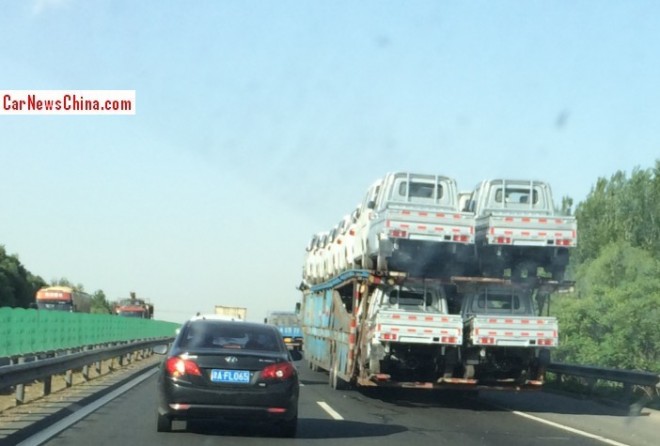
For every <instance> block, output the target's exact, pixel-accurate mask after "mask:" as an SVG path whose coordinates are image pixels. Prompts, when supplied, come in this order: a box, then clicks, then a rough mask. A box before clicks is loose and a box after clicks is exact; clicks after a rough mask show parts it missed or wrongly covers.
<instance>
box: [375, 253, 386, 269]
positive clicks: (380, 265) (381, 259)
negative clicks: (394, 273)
mask: <svg viewBox="0 0 660 446" xmlns="http://www.w3.org/2000/svg"><path fill="white" fill-rule="evenodd" d="M376 269H377V270H378V271H387V259H386V258H385V256H382V255H379V256H378V257H377V258H376Z"/></svg>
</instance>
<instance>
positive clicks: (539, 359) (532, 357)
mask: <svg viewBox="0 0 660 446" xmlns="http://www.w3.org/2000/svg"><path fill="white" fill-rule="evenodd" d="M466 279H467V278H466ZM458 289H459V294H457V296H460V301H461V315H462V317H463V321H464V329H463V334H464V336H465V339H464V345H465V347H464V349H463V352H462V355H461V359H462V362H463V370H464V371H465V376H464V378H467V379H471V378H475V379H477V380H478V381H479V382H481V383H485V382H491V383H502V382H516V383H519V384H529V385H532V386H541V385H542V384H543V375H544V373H545V368H546V366H547V365H548V364H549V363H550V349H552V348H555V347H557V346H558V344H559V338H558V333H559V325H558V323H557V319H556V318H554V317H550V316H546V317H543V316H541V315H540V314H541V310H542V309H541V308H538V307H537V304H536V301H535V299H534V298H535V297H538V296H543V295H544V293H546V292H545V291H542V290H539V289H532V288H528V287H525V286H523V285H521V284H515V283H506V282H505V281H501V282H500V283H498V282H497V281H495V280H493V281H486V282H481V283H478V282H465V283H464V284H462V285H459V287H458ZM540 301H541V302H545V301H546V300H545V299H542V300H540Z"/></svg>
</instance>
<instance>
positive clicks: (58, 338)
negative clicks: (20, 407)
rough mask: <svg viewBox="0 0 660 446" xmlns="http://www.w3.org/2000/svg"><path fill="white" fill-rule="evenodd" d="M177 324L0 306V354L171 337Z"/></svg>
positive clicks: (17, 353)
mask: <svg viewBox="0 0 660 446" xmlns="http://www.w3.org/2000/svg"><path fill="white" fill-rule="evenodd" d="M179 326H180V325H179V324H177V323H173V322H165V321H154V320H151V319H134V318H124V317H119V316H115V315H111V314H86V313H67V312H64V311H44V310H32V309H30V310H25V309H22V308H6V307H5V308H0V356H20V355H26V354H34V353H43V352H48V351H55V350H65V349H71V348H79V347H83V346H88V345H98V344H105V343H109V342H120V341H133V340H139V339H153V338H160V337H172V336H174V334H175V330H176V329H177V328H178V327H179Z"/></svg>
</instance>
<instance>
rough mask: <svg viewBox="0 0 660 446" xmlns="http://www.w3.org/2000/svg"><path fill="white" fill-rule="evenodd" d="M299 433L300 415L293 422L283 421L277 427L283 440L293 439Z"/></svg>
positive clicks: (278, 434)
mask: <svg viewBox="0 0 660 446" xmlns="http://www.w3.org/2000/svg"><path fill="white" fill-rule="evenodd" d="M297 432H298V415H296V416H295V417H294V418H293V419H291V420H286V421H282V422H281V423H280V424H278V426H277V436H278V437H282V438H293V437H295V436H296V433H297Z"/></svg>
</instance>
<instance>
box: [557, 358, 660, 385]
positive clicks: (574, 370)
mask: <svg viewBox="0 0 660 446" xmlns="http://www.w3.org/2000/svg"><path fill="white" fill-rule="evenodd" d="M546 370H547V371H548V372H552V373H556V374H558V375H570V376H579V377H582V378H587V379H592V380H604V381H613V382H619V383H623V384H628V385H633V386H643V387H657V386H658V385H659V384H660V375H658V374H656V373H651V372H641V371H636V370H620V369H612V368H607V367H594V366H589V365H578V364H563V363H558V362H553V363H551V364H550V365H548V367H547V368H546Z"/></svg>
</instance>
